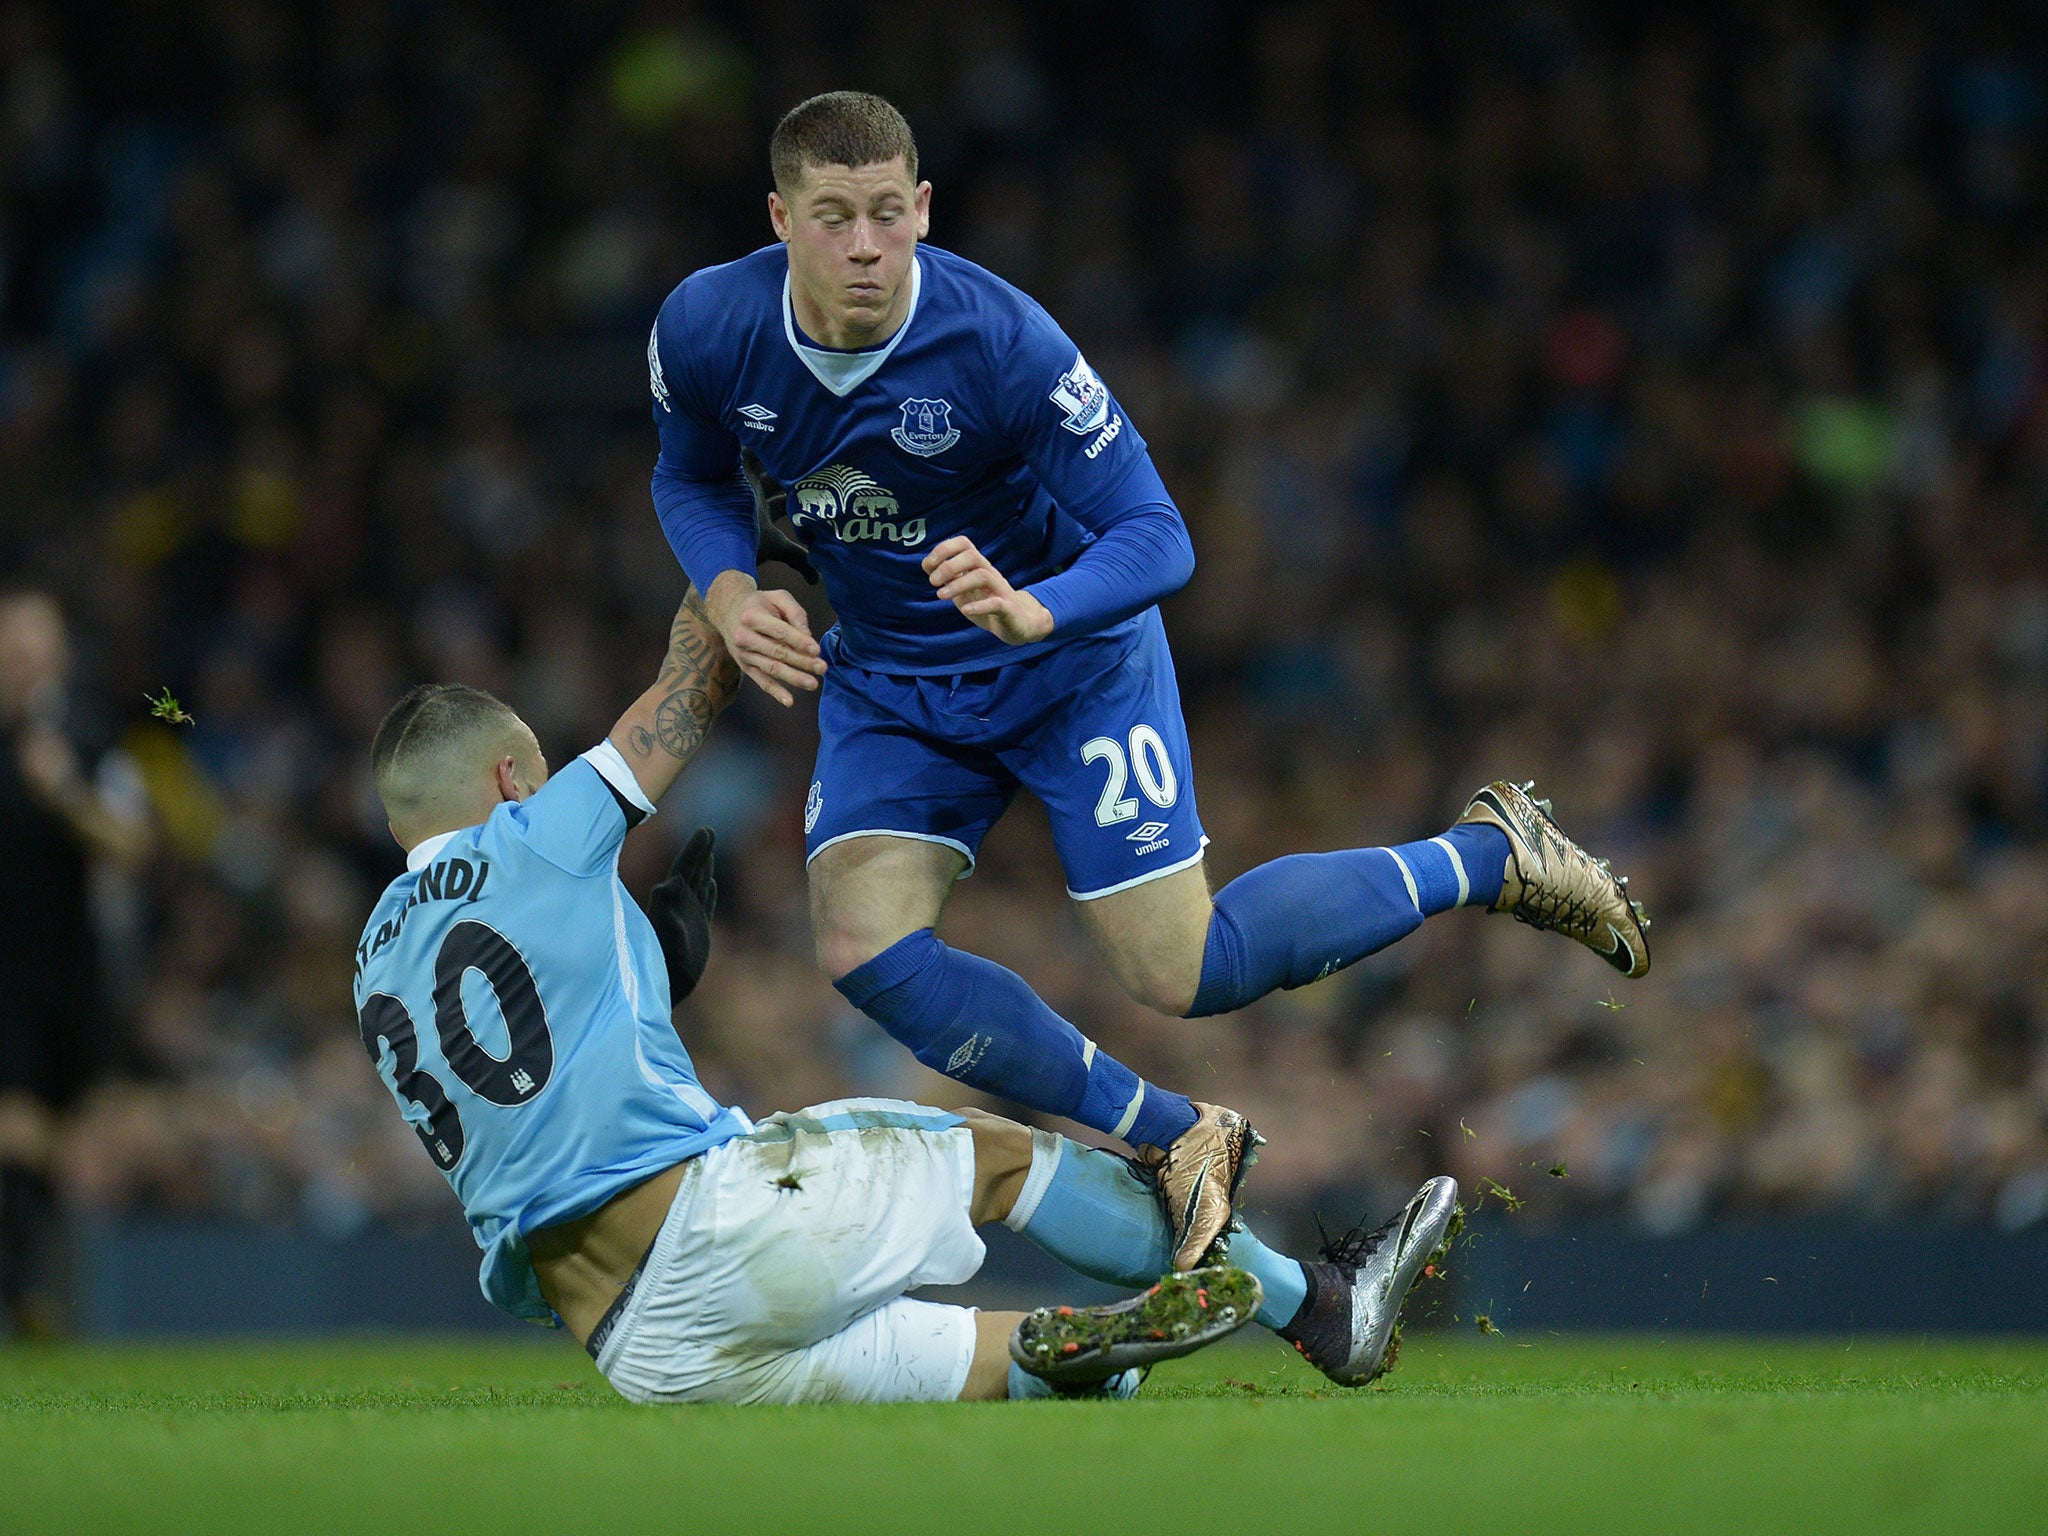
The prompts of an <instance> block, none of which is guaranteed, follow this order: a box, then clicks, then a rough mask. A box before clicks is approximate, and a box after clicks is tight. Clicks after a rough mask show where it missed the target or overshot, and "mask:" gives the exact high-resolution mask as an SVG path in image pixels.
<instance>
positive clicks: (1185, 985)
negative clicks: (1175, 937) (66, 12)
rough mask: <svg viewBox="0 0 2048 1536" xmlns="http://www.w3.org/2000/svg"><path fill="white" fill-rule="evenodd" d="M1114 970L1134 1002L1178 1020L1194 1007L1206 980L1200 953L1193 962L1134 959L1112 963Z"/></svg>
mask: <svg viewBox="0 0 2048 1536" xmlns="http://www.w3.org/2000/svg"><path fill="white" fill-rule="evenodd" d="M1110 969H1111V971H1112V972H1113V973H1114V975H1115V976H1116V979H1117V984H1118V985H1119V986H1121V987H1122V988H1123V989H1124V991H1125V992H1127V993H1128V994H1129V995H1130V997H1131V1000H1132V1001H1133V1002H1138V1003H1143V1004H1144V1005H1145V1006H1146V1007H1147V1008H1151V1009H1155V1010H1156V1011H1158V1012H1160V1013H1169V1014H1172V1015H1173V1016H1174V1017H1175V1018H1185V1017H1186V1016H1187V1011H1188V1010H1189V1009H1190V1008H1192V1007H1193V1006H1194V1003H1195V992H1196V989H1197V988H1198V987H1200V985H1201V980H1202V964H1201V957H1200V955H1199V954H1197V955H1195V956H1194V957H1193V958H1192V960H1190V958H1189V957H1188V956H1185V955H1172V956H1162V955H1156V954H1147V955H1138V956H1130V957H1125V958H1123V959H1121V960H1112V961H1111V962H1110Z"/></svg>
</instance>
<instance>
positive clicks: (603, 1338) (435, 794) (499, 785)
mask: <svg viewBox="0 0 2048 1536" xmlns="http://www.w3.org/2000/svg"><path fill="white" fill-rule="evenodd" d="M738 686H739V674H738V671H737V669H736V668H735V667H733V665H732V663H731V661H730V660H729V658H728V657H727V656H726V654H725V651H724V648H723V646H722V645H721V644H720V642H719V639H718V636H717V633H716V631H715V630H714V629H713V627H712V625H711V623H710V621H709V620H708V618H706V617H705V615H704V613H703V610H702V607H701V606H700V605H699V604H698V602H697V600H696V597H695V594H694V593H692V594H691V596H690V597H689V598H688V599H687V600H686V601H685V604H684V606H683V608H682V609H681V611H679V612H678V613H677V615H676V619H675V625H674V627H673V629H672V630H671V632H670V637H669V649H668V655H667V658H666V660H665V661H664V663H663V665H662V669H661V672H660V674H659V676H658V678H657V679H656V681H655V683H654V685H653V686H652V687H651V688H649V689H648V690H647V691H646V692H645V693H643V694H642V695H641V696H640V698H639V699H638V700H637V701H636V702H635V703H634V704H633V706H632V707H631V708H630V709H628V710H627V711H626V713H625V714H624V715H622V716H621V717H620V718H619V721H618V723H617V725H615V726H614V727H613V729H612V732H611V735H610V736H609V737H608V738H607V739H606V740H605V741H603V742H601V743H599V744H598V745H597V746H596V747H593V748H592V749H591V750H590V751H588V752H586V753H584V754H583V755H582V756H581V757H579V758H577V759H576V760H575V761H574V762H572V763H571V764H569V766H567V767H566V768H564V769H563V770H562V771H561V772H560V773H559V774H556V775H554V776H552V777H550V776H549V773H548V768H547V763H546V762H545V761H544V760H543V759H542V757H541V754H540V748H539V746H538V744H537V743H536V742H535V740H534V736H533V732H532V731H531V730H530V729H528V728H527V726H526V723H525V722H524V721H522V720H521V719H520V718H519V716H518V715H516V714H515V713H513V711H512V710H510V709H509V708H507V707H506V706H505V705H504V704H502V703H500V702H499V701H498V700H497V699H495V698H493V697H491V695H489V694H487V693H482V692H480V691H478V690H476V689H473V688H464V687H457V686H445V685H432V684H430V685H427V686H423V687H420V688H415V689H414V690H412V692H410V693H408V694H407V695H406V696H405V697H404V698H403V699H401V700H399V702H398V703H397V705H396V706H395V707H394V708H393V709H392V711H391V713H390V714H389V715H387V716H386V717H385V719H384V722H383V724H382V725H381V726H379V728H378V731H377V737H376V742H375V745H374V746H373V748H372V754H371V755H372V763H373V767H374V771H375V774H376V781H377V790H378V793H379V795H380V796H381V797H382V799H383V802H384V807H385V811H386V814H387V815H388V816H389V818H390V822H391V831H392V835H393V836H394V837H396V838H397V840H398V842H399V843H400V845H401V846H403V847H404V848H405V849H406V866H407V868H406V872H405V873H404V874H402V875H400V876H399V877H398V878H397V879H395V880H393V881H392V882H391V885H390V886H389V887H388V888H387V889H386V891H385V892H384V895H383V897H382V898H381V899H380V900H379V902H378V903H377V906H376V909H375V910H374V911H373V912H372V913H371V915H370V920H369V922H368V924H367V925H366V926H365V928H364V930H363V938H362V942H361V944H360V945H359V947H358V948H357V951H356V976H355V1001H356V1009H357V1014H358V1017H359V1020H360V1023H361V1028H362V1037H363V1045H364V1047H365V1049H366V1050H368V1052H369V1054H370V1058H371V1060H372V1061H373V1062H374V1063H375V1064H376V1067H377V1071H378V1073H379V1075H380V1076H381V1077H382V1078H383V1079H384V1082H385V1084H386V1086H387V1087H388V1088H389V1089H390V1090H391V1092H392V1094H393V1096H394V1097H395V1098H396V1099H397V1101H398V1105H399V1109H400V1111H401V1112H402V1113H403V1114H404V1115H405V1117H406V1119H407V1120H408V1121H409V1122H411V1124H412V1126H413V1129H414V1130H415V1131H416V1132H417V1133H418V1135H419V1139H420V1142H421V1144H422V1145H423V1146H424V1147H425V1148H426V1150H427V1153H428V1155H429V1156H430V1157H432V1158H433V1160H434V1162H435V1165H436V1166H437V1167H439V1168H440V1170H441V1172H442V1173H443V1174H444V1175H445V1176H446V1177H447V1179H448V1182H449V1184H450V1185H451V1186H452V1187H453V1188H454V1190H455V1193H456V1195H457V1196H458V1197H459V1198H460V1199H461V1201H462V1206H463V1211H464V1214H465V1215H466V1216H467V1217H468V1219H469V1222H470V1226H471V1228H472V1230H473V1231H474V1232H475V1234H476V1238H477V1242H478V1244H479V1246H481V1247H482V1248H483V1250H484V1260H483V1270H482V1284H483V1290H484V1294H485V1295H486V1296H487V1297H488V1298H489V1299H490V1300H491V1301H493V1302H495V1303H496V1304H497V1305H499V1306H501V1307H503V1308H505V1309H506V1310H507V1311H509V1312H512V1313H513V1314H515V1315H517V1316H521V1317H526V1318H531V1319H533V1320H535V1321H539V1322H559V1323H561V1324H563V1325H565V1326H567V1328H568V1329H569V1330H570V1331H571V1332H572V1333H574V1334H575V1336H576V1337H577V1338H578V1339H579V1340H581V1341H582V1342H583V1344H584V1345H585V1347H586V1348H587V1349H588V1350H589V1352H590V1354H591V1356H592V1357H593V1358H594V1359H595V1360H596V1362H597V1365H598V1369H599V1370H600V1371H602V1372H603V1373H604V1375H605V1376H606V1378H607V1379H608V1380H610V1381H611V1383H612V1384H613V1385H614V1386H615V1387H616V1388H617V1389H618V1390H619V1391H620V1392H621V1393H623V1394H624V1395H625V1396H627V1397H629V1398H632V1399H634V1400H635V1401H640V1402H690V1401H727V1402H804V1401H826V1400H837V1401H855V1402H878V1401H898V1400H926V1401H943V1400H949V1399H954V1398H1001V1397H1019V1396H1025V1397H1028V1396H1044V1395H1047V1394H1048V1393H1049V1392H1051V1391H1052V1390H1053V1387H1052V1385H1050V1383H1059V1384H1061V1385H1063V1386H1065V1387H1066V1388H1067V1389H1068V1390H1080V1391H1084V1392H1090V1393H1095V1394H1100V1395H1108V1396H1128V1395H1129V1393H1130V1392H1131V1391H1132V1390H1135V1386H1136V1380H1137V1377H1138V1375H1139V1374H1141V1368H1142V1367H1144V1366H1145V1365H1147V1364H1149V1363H1150V1362H1152V1361H1153V1360H1157V1359H1164V1358H1170V1357H1172V1356H1174V1355H1178V1354H1184V1353H1186V1352H1187V1351H1188V1350H1190V1349H1193V1348H1196V1347H1199V1346H1200V1345H1202V1344H1204V1343H1207V1342H1210V1341H1211V1340H1213V1339H1215V1338H1219V1337H1221V1336H1222V1335H1224V1334H1226V1333H1228V1332H1230V1331H1231V1330H1232V1329H1233V1328H1234V1327H1236V1326H1237V1325H1238V1324H1240V1323H1242V1322H1244V1321H1246V1320H1248V1318H1249V1317H1250V1316H1251V1315H1253V1314H1254V1313H1255V1314H1256V1316H1257V1318H1258V1320H1259V1321H1260V1322H1262V1323H1264V1324H1266V1325H1267V1326H1269V1327H1271V1328H1273V1329H1274V1330H1275V1331H1277V1332H1278V1333H1280V1334H1281V1336H1282V1337H1284V1338H1287V1339H1289V1340H1291V1341H1292V1342H1293V1343H1295V1345H1296V1346H1297V1347H1298V1348H1299V1349H1300V1350H1301V1351H1302V1353H1303V1354H1304V1355H1306V1356H1307V1357H1308V1358H1309V1360H1310V1361H1312V1362H1313V1363H1314V1364H1316V1365H1317V1366H1318V1367H1320V1368H1321V1369H1322V1370H1323V1371H1324V1372H1325V1373H1326V1374H1328V1375H1329V1376H1330V1377H1331V1379H1333V1380H1335V1381H1339V1382H1342V1383H1345V1384H1347V1385H1356V1384H1360V1383H1363V1382H1365V1381H1369V1380H1371V1379H1372V1378H1373V1377H1374V1376H1376V1375H1378V1374H1379V1373H1380V1372H1381V1371H1382V1370H1383V1369H1384V1368H1385V1366H1386V1365H1387V1364H1388V1363H1389V1360H1388V1345H1389V1342H1390V1340H1391V1337H1392V1334H1393V1329H1394V1324H1395V1321H1396V1320H1397V1318H1398V1315H1399V1312H1400V1308H1401V1303H1402V1301H1403V1300H1404V1299H1405V1297H1406V1296H1407V1293H1408V1290H1409V1287H1410V1286H1411V1285H1413V1284H1414V1282H1415V1280H1416V1278H1417V1277H1418V1276H1419V1275H1420V1274H1421V1273H1422V1271H1423V1269H1424V1267H1425V1265H1426V1264H1427V1263H1428V1261H1429V1258H1430V1256H1431V1254H1432V1253H1433V1252H1435V1251H1436V1250H1437V1249H1439V1248H1440V1246H1441V1245H1442V1244H1443V1243H1444V1241H1445V1239H1446V1234H1447V1232H1448V1229H1449V1224H1450V1221H1451V1215H1452V1209H1453V1202H1454V1201H1455V1198H1456V1194H1457V1190H1456V1186H1455V1185H1454V1184H1453V1183H1452V1182H1451V1181H1450V1180H1449V1179H1432V1180H1430V1181H1429V1182H1428V1183H1427V1184H1425V1185H1424V1186H1423V1187H1422V1189H1421V1190H1420V1191H1419V1192H1418V1193H1417V1194H1416V1196H1415V1197H1414V1199H1412V1200H1411V1201H1410V1202H1409V1203H1408V1206H1407V1207H1406V1209H1404V1210H1403V1211H1402V1212H1401V1213H1400V1214H1399V1215H1398V1216H1396V1217H1395V1218H1394V1219H1393V1220H1392V1221H1389V1222H1388V1223H1386V1224H1385V1225H1384V1226H1381V1227H1379V1228H1377V1229H1375V1230H1373V1231H1371V1232H1362V1231H1361V1232H1357V1233H1354V1234H1352V1235H1350V1236H1349V1237H1347V1238H1345V1239H1344V1240H1343V1241H1341V1242H1340V1243H1338V1244H1336V1245H1334V1247H1333V1248H1332V1249H1330V1250H1329V1251H1328V1252H1326V1254H1325V1256H1324V1258H1323V1260H1322V1261H1320V1262H1312V1263H1308V1264H1302V1263H1298V1262H1296V1261H1295V1260H1293V1259H1290V1258H1287V1257H1286V1256H1284V1255H1282V1254H1279V1253H1276V1252H1275V1251H1273V1250H1272V1249H1269V1248H1267V1247H1265V1246H1264V1245H1263V1244H1261V1243H1260V1242H1259V1241H1258V1239H1257V1238H1256V1237H1254V1236H1253V1235H1252V1234H1251V1233H1249V1232H1244V1231H1239V1232H1236V1233H1234V1234H1232V1235H1231V1237H1230V1239H1229V1243H1228V1263H1229V1265H1230V1266H1231V1267H1228V1268H1212V1269H1204V1270H1200V1271H1197V1272H1196V1273H1195V1274H1192V1275H1179V1276H1172V1277H1169V1278H1168V1279H1167V1280H1166V1281H1165V1282H1163V1283H1161V1284H1160V1285H1158V1286H1155V1287H1154V1288H1153V1289H1152V1290H1150V1291H1148V1292H1147V1293H1146V1294H1145V1295H1143V1296H1140V1297H1137V1298H1135V1299H1134V1300H1133V1301H1131V1302H1129V1303H1125V1304H1123V1305H1121V1306H1119V1307H1114V1308H1098V1309H1080V1310H1068V1309H1057V1310H1042V1311H1041V1312H1038V1313H1034V1314H1031V1315H1030V1316H1029V1317H1025V1316H1021V1315H1019V1314H1016V1313H990V1312H982V1313H977V1312H975V1311H974V1310H972V1309H969V1308H961V1307H948V1306H939V1305H936V1304H934V1303H931V1302H925V1301H917V1300H913V1299H910V1298H909V1297H907V1296H906V1295H905V1294H904V1293H905V1292H906V1291H908V1290H910V1289H912V1288H913V1287H916V1286H920V1285H944V1284H957V1283H959V1282H960V1281H963V1280H966V1279H967V1278H968V1277H969V1276H971V1275H972V1274H973V1273H974V1272H975V1270H976V1269H977V1268H979V1267H980V1264H981V1260H982V1254H983V1248H982V1243H981V1239H980V1238H979V1237H978V1236H977V1235H976V1234H975V1231H974V1228H975V1226H976V1225H977V1224H979V1223H982V1222H988V1221H1002V1222H1005V1223H1006V1224H1008V1225H1009V1226H1010V1227H1012V1228H1013V1229H1015V1230H1017V1231H1020V1232H1022V1233H1023V1234H1024V1235H1025V1236H1026V1237H1029V1238H1031V1239H1032V1240H1034V1241H1035V1242H1037V1243H1038V1244H1039V1245H1040V1246H1041V1247H1043V1248H1044V1249H1046V1251H1047V1252H1049V1253H1051V1254H1053V1255H1054V1256H1055V1257H1057V1258H1059V1259H1061V1260H1063V1261H1064V1262H1066V1263H1067V1264H1068V1265H1069V1266H1071V1267H1072V1268H1074V1269H1076V1270H1078V1271H1080V1272H1081V1273H1083V1274H1087V1275H1091V1276H1094V1277H1097V1278H1100V1279H1105V1280H1111V1281H1114V1282H1117V1283H1122V1284H1129V1285H1134V1286H1135V1285H1145V1284H1148V1283H1150V1282H1152V1281H1153V1280H1154V1279H1155V1278H1156V1277H1157V1276H1158V1275H1159V1274H1160V1273H1161V1272H1162V1271H1163V1270H1165V1269H1166V1268H1167V1266H1168V1265H1169V1263H1170V1261H1171V1255H1172V1243H1171V1237H1170V1234H1169V1229H1168V1227H1167V1223H1166V1219H1165V1217H1164V1215H1163V1214H1162V1213H1161V1211H1160V1208H1159V1205H1158V1202H1157V1200H1156V1197H1155V1194H1154V1192H1153V1189H1152V1186H1151V1181H1150V1179H1149V1178H1148V1177H1146V1176H1144V1175H1142V1174H1137V1173H1135V1172H1134V1170H1133V1168H1132V1167H1131V1165H1130V1164H1128V1163H1126V1162H1125V1161H1124V1160H1123V1159H1121V1158H1117V1157H1113V1156H1111V1155H1110V1154H1108V1153H1105V1152H1101V1151H1096V1150H1093V1149H1089V1148H1085V1147H1081V1146H1078V1145H1076V1144H1074V1143H1073V1142H1070V1141H1067V1140H1065V1139H1063V1138H1061V1137H1059V1136H1055V1135H1052V1134H1051V1133H1049V1132H1046V1131H1033V1130H1027V1129H1026V1128H1025V1127H1023V1126H1020V1125H1017V1124H1015V1123H1013V1122H1011V1121H1007V1120H1001V1119H997V1118H996V1117H995V1116H992V1115H985V1114H980V1113H977V1112H974V1111H968V1112H966V1113H963V1114H949V1113H946V1112H945V1111H943V1110H936V1109H929V1108H926V1107H924V1106H922V1105H916V1104H908V1103H903V1102H899V1101H895V1100H888V1099H850V1100H843V1101H840V1102H837V1103H833V1104H823V1105H819V1106H816V1107H815V1108H812V1109H806V1110H802V1111H799V1112H797V1113H794V1114H781V1115H771V1116H769V1117H768V1118H766V1119H765V1120H763V1121H762V1122H761V1123H760V1124H759V1125H758V1126H757V1125H755V1124H754V1123H753V1122H751V1121H750V1120H749V1119H748V1118H747V1116H746V1115H745V1114H743V1113H742V1112H741V1111H740V1110H738V1109H736V1108H733V1107H731V1106H727V1105H721V1104H719V1103H717V1102H715V1101H714V1100H713V1099H712V1098H711V1096H710V1095H709V1094H708V1093H706V1092H705V1091H704V1089H703V1087H702V1086H701V1085H700V1084H699V1082H698V1080H697V1074H696V1071H695V1069H694V1067H693V1066H692V1065H691V1062H690V1057H689V1054H688V1052H686V1051H685V1050H684V1049H683V1047H682V1043H681V1042H680V1041H679V1040H678V1039H677V1036H676V1032H675V1030H674V1029H673V1027H672V1026H671V1024H670V1019H669V1009H670V1001H671V982H670V971H669V967H670V966H673V967H674V968H675V969H676V972H677V974H678V977H679V981H678V986H679V987H683V988H686V987H687V986H689V985H691V984H693V983H694V981H695V978H696V975H697V974H699V973H700V972H701V970H702V968H703V963H704V957H705V954H706V945H707V944H708V934H709V915H710V903H711V900H712V898H713V896H714V894H715V892H714V890H713V888H712V887H711V886H710V882H709V859H710V837H709V834H708V833H703V832H700V833H699V834H698V835H697V836H696V837H695V838H693V839H692V840H691V842H690V844H689V845H688V846H687V847H686V848H685V850H684V854H683V856H682V858H681V859H679V860H678V870H677V873H676V875H675V876H673V877H672V878H671V880H669V881H666V882H664V883H663V884H664V890H663V893H662V896H661V899H659V900H658V901H657V905H656V911H657V916H659V917H661V918H662V919H663V921H664V924H665V927H667V928H669V929H672V930H674V931H673V932H672V933H669V934H665V935H662V936H658V935H657V933H656V931H655V929H654V928H653V927H652V926H650V924H649V922H648V920H647V918H646V916H645V915H643V914H642V912H641V911H640V909H639V907H638V906H637V905H635V904H634V902H633V901H632V900H631V898H630V897H629V896H628V895H627V894H626V891H625V888H624V886H623V885H621V884H620V882H619V877H618V858H619V849H620V846H621V844H622V843H623V842H624V840H625V836H626V833H627V831H628V830H629V829H631V828H632V827H633V826H634V825H635V824H637V823H638V822H639V821H640V820H642V819H643V818H644V817H646V816H649V815H651V814H653V811H654V802H655V800H656V799H658V798H659V797H660V796H661V794H662V793H663V792H664V791H666V790H667V789H668V787H669V786H670V785H671V784H672V783H673V782H674V781H675V779H676V777H677V775H678V774H680V773H681V772H682V770H683V768H684V766H685V765H686V764H687V763H688V762H689V760H690V759H691V758H692V757H693V756H694V755H695V753H696V751H697V749H698V747H699V745H700V744H701V743H702V741H703V739H704V735H705V732H706V731H707V730H708V729H709V727H710V724H711V721H712V719H713V717H714V716H715V715H716V714H717V712H718V711H719V710H720V709H721V708H723V707H724V705H725V704H726V702H727V701H728V700H729V699H730V698H731V697H732V695H733V693H734V692H735V691H736V690H737V688H738ZM692 909H694V915H693V910H692ZM664 938H673V939H674V940H675V941H676V942H675V943H673V944H666V943H664V942H662V940H663V939H664ZM664 951H666V952H667V956H668V959H667V961H666V962H665V960H664ZM1013 1357H1014V1358H1013ZM1020 1365H1021V1366H1022V1367H1023V1368H1022V1369H1019V1368H1017V1367H1018V1366H1020Z"/></svg>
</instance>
